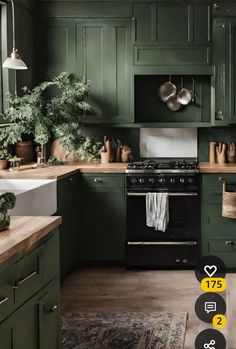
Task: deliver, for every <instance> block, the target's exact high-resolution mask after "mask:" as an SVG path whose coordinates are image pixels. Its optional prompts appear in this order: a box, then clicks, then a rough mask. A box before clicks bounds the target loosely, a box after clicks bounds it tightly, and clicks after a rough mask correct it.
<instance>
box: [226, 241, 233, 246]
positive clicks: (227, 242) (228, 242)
mask: <svg viewBox="0 0 236 349" xmlns="http://www.w3.org/2000/svg"><path fill="white" fill-rule="evenodd" d="M225 245H226V246H229V245H231V246H233V245H234V241H225Z"/></svg>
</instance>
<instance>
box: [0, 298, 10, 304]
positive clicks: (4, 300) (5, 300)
mask: <svg viewBox="0 0 236 349" xmlns="http://www.w3.org/2000/svg"><path fill="white" fill-rule="evenodd" d="M7 301H8V298H7V297H5V298H3V299H0V305H1V304H3V303H5V302H7Z"/></svg>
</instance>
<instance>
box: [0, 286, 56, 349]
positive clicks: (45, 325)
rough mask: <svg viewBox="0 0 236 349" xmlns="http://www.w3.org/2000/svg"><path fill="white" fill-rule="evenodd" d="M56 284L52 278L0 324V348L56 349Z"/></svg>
mask: <svg viewBox="0 0 236 349" xmlns="http://www.w3.org/2000/svg"><path fill="white" fill-rule="evenodd" d="M57 288H58V285H57V282H55V281H52V282H51V283H50V284H49V285H47V286H46V287H45V288H44V289H43V291H41V292H39V293H38V294H37V295H36V296H34V297H32V298H31V299H30V300H29V301H27V302H26V303H25V304H24V305H23V306H22V307H21V308H19V309H18V310H16V311H15V312H14V313H13V314H12V315H11V316H10V317H8V318H7V319H6V320H5V321H4V322H3V323H0V338H1V348H4V349H22V348H24V349H58V347H59V331H58V322H59V314H58V309H57V304H58V295H57V293H55V290H57Z"/></svg>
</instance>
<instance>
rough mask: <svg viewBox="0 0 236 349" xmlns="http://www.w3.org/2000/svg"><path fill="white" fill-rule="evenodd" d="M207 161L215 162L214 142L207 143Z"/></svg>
mask: <svg viewBox="0 0 236 349" xmlns="http://www.w3.org/2000/svg"><path fill="white" fill-rule="evenodd" d="M209 162H210V163H211V164H215V163H216V142H210V143H209Z"/></svg>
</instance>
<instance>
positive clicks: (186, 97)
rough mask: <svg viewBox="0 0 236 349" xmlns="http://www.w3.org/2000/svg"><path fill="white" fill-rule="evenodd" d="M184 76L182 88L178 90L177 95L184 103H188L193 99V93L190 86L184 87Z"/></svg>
mask: <svg viewBox="0 0 236 349" xmlns="http://www.w3.org/2000/svg"><path fill="white" fill-rule="evenodd" d="M183 80H184V79H183V78H181V90H180V91H179V92H178V94H177V97H178V100H179V102H180V103H181V104H182V105H187V104H189V103H190V102H191V100H192V93H191V91H190V90H189V89H188V88H185V87H183Z"/></svg>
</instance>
